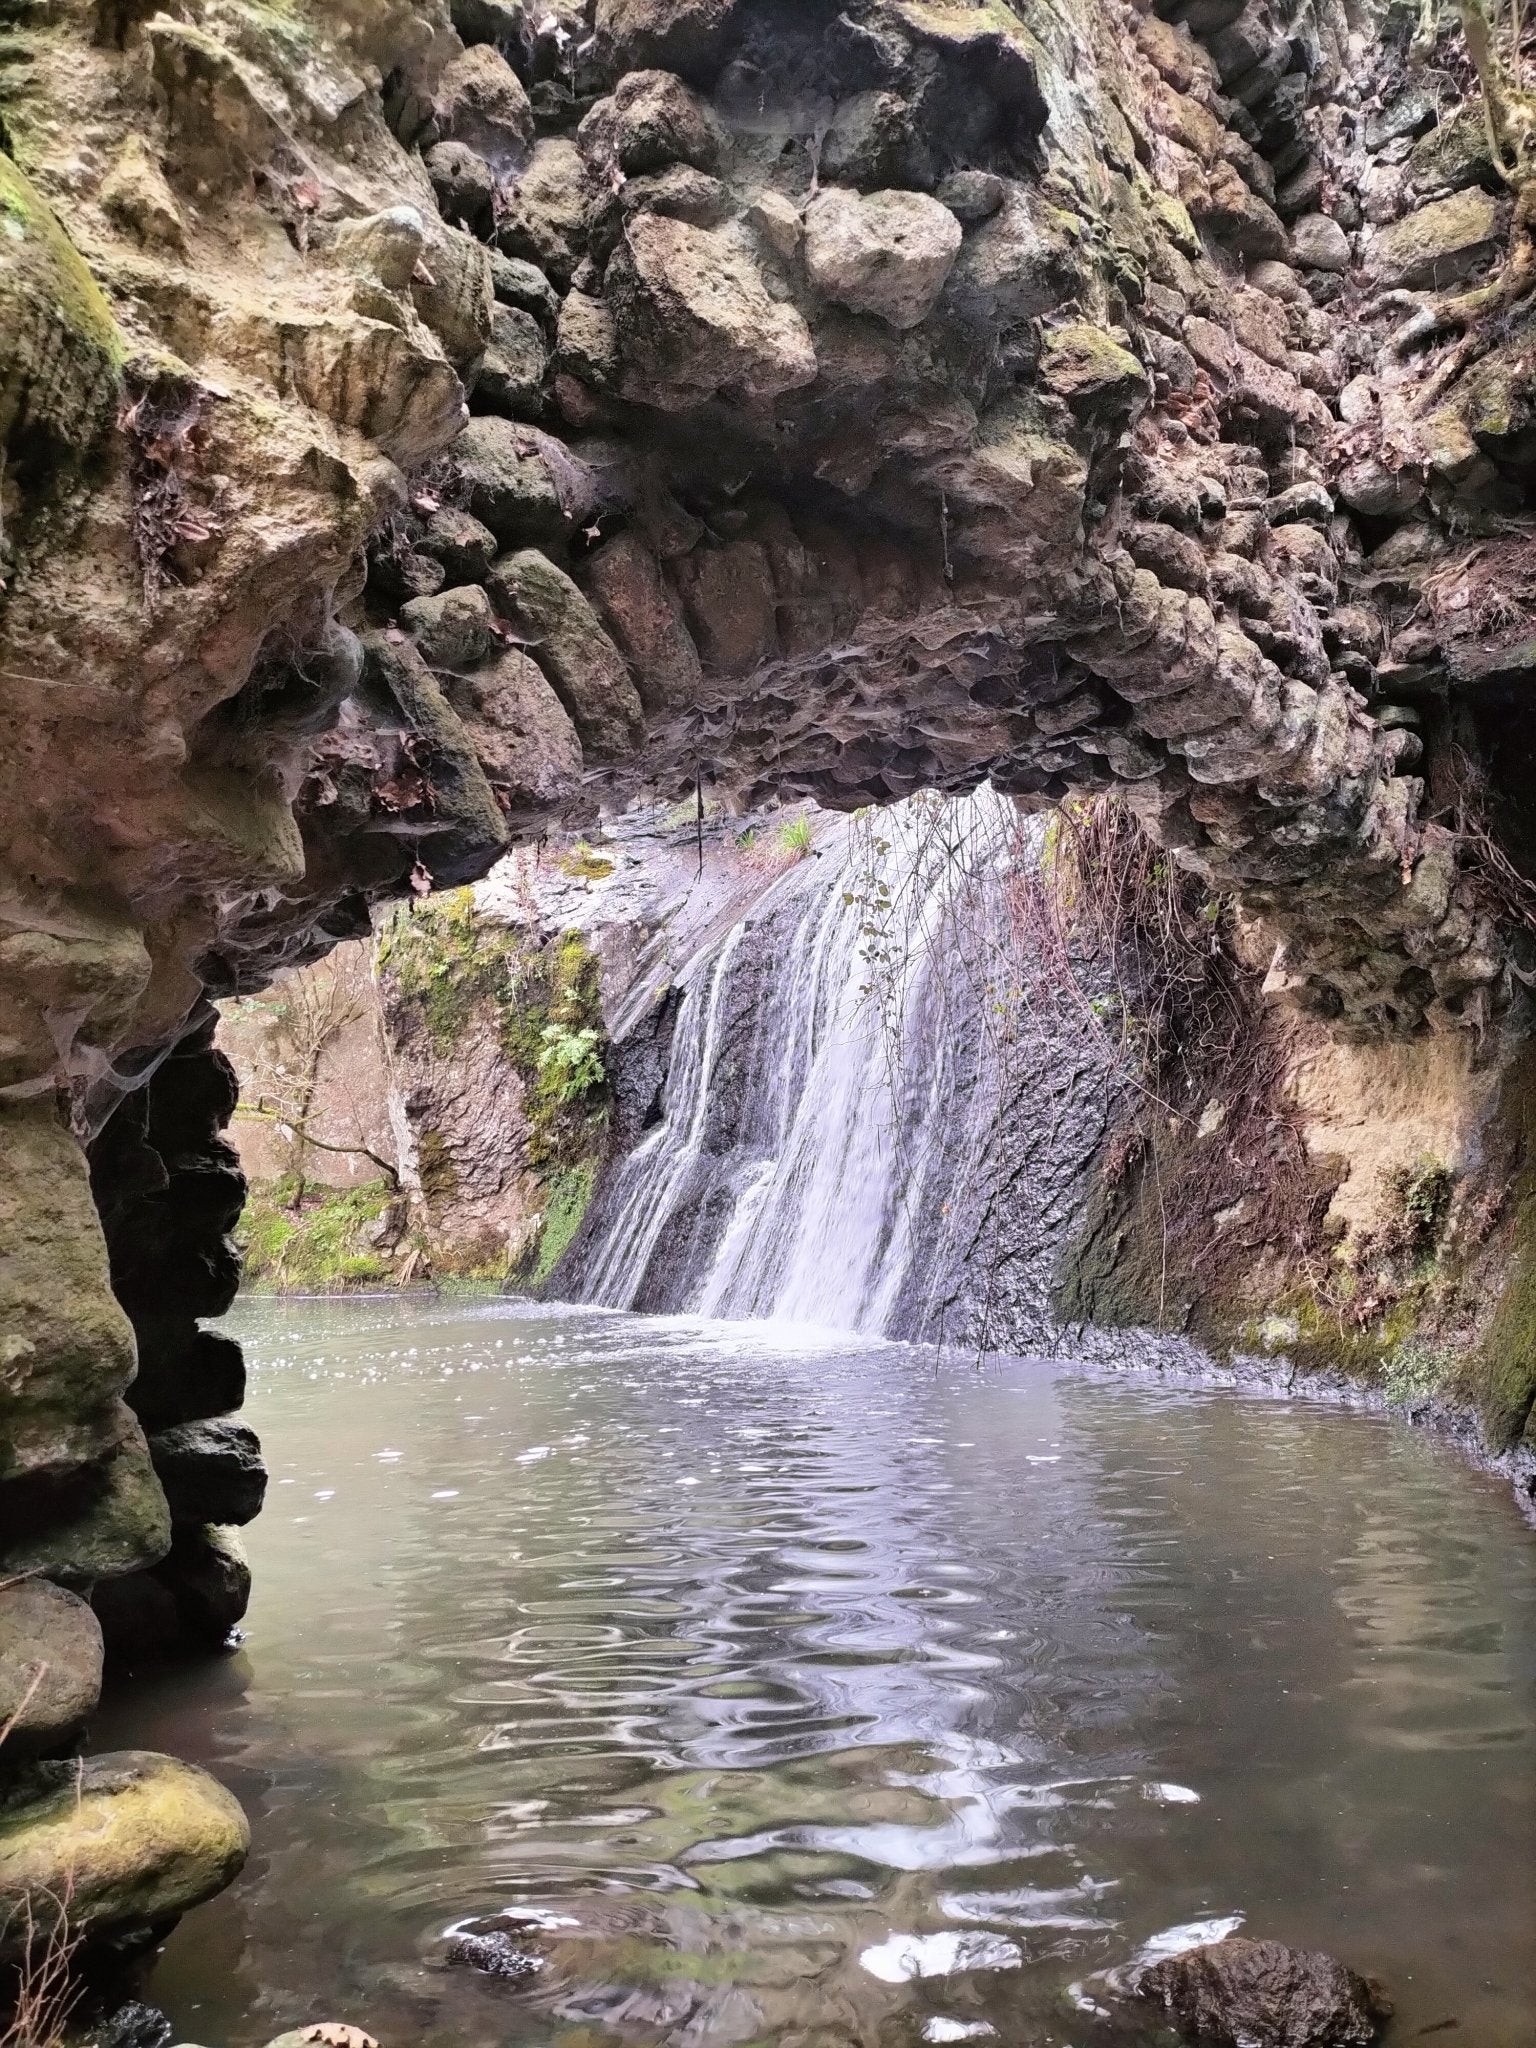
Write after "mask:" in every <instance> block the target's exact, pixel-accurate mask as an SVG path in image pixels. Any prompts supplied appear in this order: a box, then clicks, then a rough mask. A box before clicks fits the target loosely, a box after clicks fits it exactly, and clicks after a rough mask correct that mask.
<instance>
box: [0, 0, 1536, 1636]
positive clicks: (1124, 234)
mask: <svg viewBox="0 0 1536 2048" xmlns="http://www.w3.org/2000/svg"><path fill="white" fill-rule="evenodd" d="M1468 4H1469V9H1471V10H1472V11H1470V12H1469V15H1468V21H1469V24H1470V25H1471V27H1472V28H1473V30H1474V32H1475V31H1476V25H1477V23H1478V22H1480V21H1483V19H1484V18H1483V17H1482V16H1481V15H1480V14H1478V13H1476V11H1475V8H1474V7H1473V6H1472V0H1468ZM1485 27H1486V24H1485ZM1408 34H1409V28H1408V26H1407V25H1406V24H1404V25H1403V26H1402V27H1398V26H1396V25H1394V22H1393V21H1392V19H1390V18H1389V19H1388V20H1387V21H1386V22H1385V23H1384V24H1383V25H1382V26H1381V27H1380V28H1379V30H1377V29H1371V30H1369V31H1368V30H1366V29H1364V28H1361V29H1356V30H1349V29H1347V28H1346V26H1345V23H1344V19H1343V16H1342V15H1341V14H1337V13H1335V12H1334V11H1333V10H1332V9H1331V8H1327V7H1323V8H1320V9H1319V8H1317V7H1315V6H1314V5H1312V4H1307V5H1304V6H1302V7H1300V8H1294V9H1293V8H1289V7H1288V6H1287V5H1286V4H1285V0H1248V4H1246V5H1244V4H1243V0H1178V4H1177V5H1176V6H1173V7H1170V8H1168V9H1167V13H1166V16H1165V14H1163V13H1159V12H1156V11H1147V10H1145V9H1144V8H1143V7H1142V6H1140V5H1138V4H1121V0H1093V4H1089V0H1056V4H1052V0H1014V4H1004V0H850V4H848V5H847V6H838V5H837V4H835V0H811V4H807V0H795V4H791V0H782V4H774V0H595V6H592V7H588V8H583V7H578V6H576V5H573V4H570V0H554V4H553V5H551V6H550V7H548V8H536V9H532V10H527V11H525V10H524V8H523V7H522V6H521V5H520V4H519V0H454V4H453V6H452V7H451V8H450V6H449V4H448V0H332V4H328V5H325V6H321V5H319V4H318V0H181V4H179V5H177V6H176V7H175V8H174V9H171V10H168V11H165V12H156V11H154V10H153V9H152V8H151V7H149V6H146V5H143V4H141V0H10V4H9V5H7V6H6V7H5V8H4V9H3V18H0V333H3V334H4V336H5V345H4V351H3V356H0V445H3V450H4V462H3V467H0V582H3V590H0V605H3V613H0V619H3V633H4V647H3V656H0V691H3V694H4V703H5V714H6V721H7V734H8V745H7V748H6V750H5V758H4V761H3V763H0V1121H3V1127H4V1128H3V1142H0V1181H3V1195H0V1202H3V1213H0V1231H3V1235H4V1256H3V1262H0V1290H3V1297H4V1302H5V1318H6V1321H5V1327H6V1342H7V1353H6V1356H7V1360H8V1363H7V1365H6V1369H5V1379H4V1384H3V1399H4V1403H5V1415H4V1426H3V1434H0V1546H3V1547H0V1570H3V1571H6V1572H14V1571H18V1570H32V1569H37V1570H41V1571H44V1572H48V1573H51V1574H55V1575H60V1574H62V1575H65V1576H69V1577H73V1578H74V1579H76V1580H78V1581H79V1582H80V1583H81V1584H86V1583H90V1582H95V1581H102V1580H108V1579H114V1578H120V1577H122V1576H124V1575H128V1574H131V1573H133V1572H135V1571H136V1570H149V1571H152V1572H153V1574H154V1580H153V1588H154V1590H153V1598H154V1600H155V1601H156V1602H157V1603H159V1604H160V1605H161V1606H162V1607H163V1605H164V1602H165V1601H169V1602H170V1603H171V1605H172V1607H174V1609H175V1610H176V1612H177V1613H178V1614H180V1615H182V1616H183V1617H184V1618H185V1617H187V1616H193V1617H195V1625H196V1626H197V1627H198V1628H200V1629H208V1628H211V1627H212V1625H213V1622H214V1621H217V1620H223V1619H227V1618H230V1617H232V1616H234V1615H235V1614H236V1613H237V1612H238V1610H239V1605H240V1572H239V1568H238V1565H237V1563H236V1562H234V1561H233V1558H234V1553H233V1550H232V1547H231V1544H230V1542H229V1541H228V1539H227V1538H226V1537H225V1536H224V1535H222V1534H210V1533H209V1532H210V1530H212V1531H222V1530H224V1529H226V1528H227V1526H228V1525H229V1524H231V1523H233V1522H236V1521H238V1520H239V1519H241V1518H242V1517H243V1516H244V1515H246V1514H247V1513H250V1512H254V1510H255V1506H256V1505H258V1504H259V1469H260V1468H259V1463H258V1462H257V1459H256V1451H255V1446H254V1443H253V1442H252V1440H251V1439H250V1438H249V1436H248V1433H246V1432H245V1431H243V1430H242V1428H241V1426H240V1425H239V1424H237V1423H235V1422H233V1421H231V1420H230V1419H229V1417H230V1415H231V1413H232V1411H233V1410H234V1408H235V1407H236V1406H237V1405H238V1400H239V1365H238V1358H237V1357H236V1356H235V1355H234V1354H233V1349H232V1347H230V1346H228V1345H227V1344H225V1343H224V1342H223V1341H222V1340H220V1339H218V1338H217V1337H213V1336H210V1335H209V1334H208V1333H206V1332H204V1331H202V1330H201V1327H200V1319H201V1318H205V1317H209V1316H216V1315H217V1314H218V1313H219V1312H220V1311H221V1310H222V1309H223V1308H224V1307H225V1306H226V1305H227V1303H228V1300H229V1299H230V1297H231V1295H232V1292H233V1289H234V1286H235V1281H236V1267H235V1261H234V1259H233V1256H232V1254H231V1251H230V1248H229V1243H228V1236H227V1231H228V1225H229V1223H230V1221H231V1220H232V1219H233V1217H234V1215H235V1213H236V1211H237V1209H238V1206H239V1201H240V1196H241V1182H240V1175H239V1171H238V1166H237V1163H236V1161H235V1160H234V1158H233V1156H232V1155H231V1153H230V1151H229V1149H228V1146H227V1142H226V1141H225V1139H224V1138H223V1137H222V1136H221V1131H222V1129H223V1126H224V1124H225V1123H226V1122H227V1119H228V1116H229V1112H230V1108H231V1084H230V1075H229V1070H228V1068H227V1066H226V1065H225V1063H224V1062H223V1061H222V1060H221V1058H220V1056H219V1055H218V1054H217V1053H216V1052H214V1051H213V1050H212V1049H211V1047H210V1045H209V1043H208V1030H209V1023H210V1017H209V1011H208V1008H207V997H208V996H209V995H210V994H211V995H214V996H220V995H227V994H231V993H238V992H240V991H243V990H249V989H253V988H257V987H259V986H261V985H262V983H263V982H264V981H265V980H266V978H267V977H269V976H270V975H271V973H272V972H273V971H274V970H275V969H276V968H277V967H279V966H282V965H291V964H293V963H295V962H299V961H303V960H305V959H309V958H312V957H314V956H315V955H317V954H318V953H321V952H323V951H325V950H326V949H327V948H328V947H329V946H330V945H331V944H332V943H333V942H334V940H335V939H337V938H338V937H340V936H344V935H347V934H350V933H356V932H358V931H360V930H362V929H363V928H364V926H365V924H366V922H367V914H368V909H369V906H370V904H372V903H375V902H378V901H380V900H382V899H387V898H389V897H392V896H398V895H401V894H404V893H406V892H407V891H409V890H410V889H411V888H412V887H414V888H416V889H417V890H422V889H427V888H431V887H433V886H443V885H451V884H454V883H458V882H462V881H465V880H467V879H469V878H471V877H473V876H474V875H476V874H479V873H481V872H483V871H484V869H485V868H486V867H487V866H488V865H489V864H490V862H491V861H492V860H493V858H494V857H495V856H496V854H497V853H498V852H499V851H500V849H501V847H502V846H503V845H504V843H505V842H506V840H507V838H508V836H509V834H522V833H528V832H534V831H537V830H539V829H540V827H541V824H542V822H543V821H545V820H546V819H549V818H550V817H552V816H555V815H557V814H558V815H564V816H573V815H580V813H581V812H582V811H583V809H584V808H586V807H590V806H592V805H594V804H595V803H596V802H598V801H599V800H613V801H621V800H623V799H625V798H626V797H627V796H629V795H630V794H632V793H633V792H635V791H637V790H639V789H641V788H642V787H654V788H658V789H660V790H661V791H662V792H663V793H665V794H671V795H678V794H681V793H683V792H684V791H686V790H688V789H691V788H695V787H697V786H698V785H699V784H700V783H703V782H707V783H708V784H710V785H711V786H712V787H714V788H715V789H717V790H718V791H720V792H721V793H722V794H726V795H729V796H732V797H738V798H741V799H743V800H753V799H757V798H761V797H764V796H768V795H790V796H794V795H812V796H815V797H817V798H818V799H820V800H821V801H823V802H828V803H831V804H834V805H841V806H845V807H852V806H856V805H859V804H862V803H866V802H870V801H874V802H881V801H884V800H886V799H889V798H891V797H894V796H899V795H902V794H905V793H906V792H908V791H910V790H912V789H915V788H917V787H919V786H922V785H925V784H932V785H936V786H940V787H944V788H950V789H954V788H965V787H969V786H971V785H974V784H975V783H977V782H979V781H980V780H982V779H984V778H987V777H990V778H991V779H992V780H993V781H994V782H995V783H996V784H997V785H998V786H999V787H1000V788H1002V789H1004V790H1006V791H1009V792H1011V793H1013V794H1015V795H1016V796H1018V797H1019V798H1020V799H1021V800H1023V801H1025V802H1028V803H1046V804H1048V803H1051V802H1055V801H1058V800H1059V799H1060V798H1061V797H1062V796H1064V795H1065V794H1067V793H1068V792H1072V791H1092V790H1097V789H1102V788H1106V787H1109V786H1111V785H1112V784H1113V785H1120V784H1123V785H1125V786H1126V788H1127V789H1128V791H1129V793H1130V797H1131V800H1132V801H1133V802H1134V804H1135V805H1136V807H1137V809H1138V811H1139V813H1140V814H1141V815H1142V816H1143V817H1144V818H1145V819H1146V821H1147V822H1148V824H1149V825H1150V826H1151V828H1152V829H1153V830H1154V831H1155V832H1156V833H1157V834H1158V835H1159V836H1160V837H1161V839H1162V840H1163V842H1164V844H1165V845H1167V846H1168V847H1169V848H1170V849H1172V851H1173V853H1174V855H1175V857H1176V858H1177V859H1178V860H1180V861H1181V862H1183V863H1184V864H1186V865H1187V866H1189V867H1190V868H1191V869H1193V870H1195V871H1196V872H1197V873H1199V874H1201V875H1203V876H1205V877H1206V878H1207V879H1208V880H1209V881H1210V883H1211V884H1212V885H1213V886H1215V887H1218V888H1220V889H1223V890H1228V891H1234V892H1236V893H1237V894H1238V895H1239V896H1240V897H1241V898H1242V900H1243V901H1244V903H1245V904H1246V905H1247V907H1248V908H1249V910H1250V911H1252V912H1255V913H1257V914H1259V915H1261V916H1262V917H1263V919H1264V920H1265V921H1266V924H1267V926H1268V928H1269V929H1270V930H1271V931H1272V932H1273V934H1274V936H1275V938H1276V940H1277V942H1278V950H1277V952H1276V956H1275V963H1274V968H1273V972H1272V975H1271V982H1272V985H1273V987H1274V989H1275V990H1277V991H1279V992H1283V993H1290V994H1291V995H1293V996H1294V997H1295V998H1296V999H1298V1000H1299V1001H1300V1002H1302V1003H1303V1004H1304V1005H1306V1006H1308V1007H1310V1008H1311V1009H1313V1010H1314V1011H1316V1012H1318V1013H1319V1014H1321V1015H1323V1016H1325V1017H1327V1018H1329V1019H1331V1020H1333V1024H1334V1027H1335V1028H1336V1029H1338V1030H1340V1031H1345V1032H1350V1033H1356V1034H1361V1033H1363V1034H1372V1033H1376V1034H1380V1033H1399V1034H1411V1033H1415V1032H1418V1031H1421V1030H1423V1029H1425V1028H1428V1027H1435V1028H1451V1027H1455V1026H1459V1025H1470V1026H1473V1027H1481V1026H1482V1025H1483V1024H1484V1023H1486V1021H1487V1019H1488V1018H1489V1016H1490V1015H1491V1014H1492V1012H1493V1011H1494V1010H1495V1009H1496V1008H1497V1007H1498V1005H1499V1003H1500V1000H1501V994H1502V990H1503V987H1504V976H1505V971H1506V940H1505V938H1504V937H1503V936H1501V915H1502V919H1503V926H1504V929H1505V930H1506V931H1507V929H1508V928H1509V926H1510V923H1511V920H1513V922H1514V923H1516V924H1518V922H1519V920H1520V918H1521V916H1523V915H1524V914H1525V907H1526V904H1527V902H1528V900H1529V884H1528V883H1526V882H1525V881H1524V880H1523V879H1522V874H1521V870H1520V862H1521V860H1522V858H1523V857H1524V855H1525V852H1526V850H1527V849H1526V846H1525V834H1526V832H1527V830H1528V823H1527V812H1526V807H1525V803H1524V781H1525V767H1526V759H1525V746H1526V742H1525V740H1524V738H1523V737H1522V733H1523V726H1522V721H1521V719H1520V716H1519V711H1520V702H1521V699H1520V691H1521V688H1522V683H1523V678H1524V676H1525V674H1526V673H1527V672H1528V668H1529V662H1530V646H1531V639H1530V635H1531V630H1532V628H1531V619H1532V612H1533V608H1536V588H1533V586H1532V583H1531V575H1530V569H1529V554H1528V548H1527V543H1526V539H1525V531H1526V528H1525V523H1524V522H1525V519H1526V512H1525V482H1526V476H1527V474H1528V469H1529V464H1530V460H1531V457H1530V426H1529V403H1530V400H1529V392H1530V371H1529V363H1528V346H1527V341H1526V338H1525V335H1524V331H1523V328H1522V319H1523V313H1522V307H1523V303H1524V301H1523V299H1522V297H1521V294H1522V292H1523V290H1524V285H1525V281H1526V277H1527V273H1528V270H1529V267H1530V256H1529V250H1530V246H1531V245H1530V239H1529V229H1528V225H1527V215H1528V211H1529V209H1528V208H1527V206H1526V203H1525V199H1524V196H1523V195H1524V190H1525V179H1526V175H1527V168H1528V167H1527V165H1526V161H1525V154H1524V151H1525V146H1526V145H1525V141H1524V136H1525V132H1526V126H1528V124H1525V125H1522V122H1521V120H1520V118H1518V117H1519V116H1520V115H1521V113H1522V107H1521V104H1520V102H1519V97H1518V93H1515V92H1513V91H1512V88H1511V87H1510V74H1509V71H1508V68H1507V67H1504V68H1502V69H1501V68H1500V63H1499V60H1498V58H1497V53H1494V54H1493V55H1492V56H1489V54H1488V53H1487V51H1486V50H1485V49H1483V48H1482V45H1481V44H1479V42H1478V37H1477V34H1476V33H1474V37H1473V44H1474V47H1473V49H1472V54H1473V56H1475V57H1478V56H1480V63H1481V72H1482V77H1483V81H1484V83H1485V85H1486V86H1487V87H1488V90H1489V91H1490V92H1492V93H1493V94H1494V98H1493V100H1492V102H1491V103H1490V106H1489V110H1488V111H1489V115H1490V118H1489V119H1488V120H1485V119H1484V114H1483V109H1482V108H1481V106H1480V105H1479V100H1480V97H1481V94H1480V88H1479V86H1478V85H1477V83H1476V82H1475V81H1474V80H1473V78H1472V76H1471V71H1470V68H1469V65H1468V62H1467V58H1466V50H1465V47H1464V43H1463V39H1462V37H1461V35H1460V33H1459V31H1457V30H1456V29H1454V28H1451V27H1448V28H1446V30H1445V31H1444V33H1443V34H1441V33H1440V31H1439V30H1438V29H1437V27H1436V25H1435V23H1434V21H1433V20H1430V19H1428V18H1427V17H1426V21H1425V25H1424V26H1422V27H1421V31H1420V35H1421V45H1420V46H1415V47H1414V48H1413V49H1410V48H1409V45H1408V41H1407V38H1408ZM1483 42H1484V43H1485V42H1486V34H1484V36H1483ZM1461 286H1465V287H1466V289H1464V290H1459V291H1458V290H1457V287H1461ZM1468 758H1469V759H1471V760H1472V761H1473V762H1474V764H1476V765H1477V766H1478V767H1479V768H1480V769H1481V772H1482V773H1483V775H1484V778H1485V780H1486V781H1487V784H1488V791H1489V794H1488V797H1487V800H1486V802H1485V803H1484V804H1483V805H1482V806H1481V807H1479V806H1478V805H1475V804H1474V803H1472V801H1471V800H1470V797H1469V793H1468V789H1467V775H1466V772H1465V766H1464V761H1465V759H1468ZM1421 770H1422V771H1424V772H1423V773H1421V772H1420V771H1421ZM1426 774H1427V776H1428V778H1429V780H1428V784H1426V779H1425V776H1426ZM1427 788H1428V790H1429V794H1427V793H1426V790H1427ZM1453 825H1454V826H1458V827H1461V828H1468V827H1471V828H1473V829H1470V830H1467V829H1462V830H1461V831H1460V832H1457V831H1453V830H1452V829H1451V827H1452V826H1453ZM1485 827H1488V828H1491V833H1492V836H1491V837H1490V836H1489V831H1488V830H1487V829H1485ZM1474 856H1476V857H1475V858H1474ZM1511 860H1512V861H1513V865H1511ZM84 1143H89V1144H90V1146H91V1162H90V1168H89V1177H88V1171H87V1165H86V1160H85V1157H84V1153H83V1150H82V1145H83V1144H84ZM136 1364H137V1370H138V1373H139V1377H138V1379H137V1380H134V1379H133V1375H134V1372H135V1368H136ZM125 1395H126V1399H125ZM146 1431H147V1432H148V1440H147V1447H146ZM145 1583H147V1582H142V1581H141V1582H140V1585H141V1589H142V1586H143V1585H144V1584H145ZM194 1586H195V1587H197V1588H199V1589H201V1590H199V1591H196V1592H194V1591H193V1590H191V1589H192V1588H193V1587H194ZM210 1587H211V1588H212V1594H211V1595H210V1594H209V1590H208V1589H209V1588H210ZM146 1597H148V1596H146ZM210 1601H211V1604H209V1602H210ZM200 1603H202V1604H200ZM210 1617H212V1619H211V1620H210Z"/></svg>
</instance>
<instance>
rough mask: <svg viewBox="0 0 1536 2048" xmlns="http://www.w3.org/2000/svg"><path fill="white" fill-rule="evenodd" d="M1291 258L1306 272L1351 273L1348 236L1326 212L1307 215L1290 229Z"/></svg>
mask: <svg viewBox="0 0 1536 2048" xmlns="http://www.w3.org/2000/svg"><path fill="white" fill-rule="evenodd" d="M1291 258H1292V261H1293V262H1294V263H1296V264H1297V265H1298V266H1299V267H1300V268H1301V269H1303V270H1348V268H1349V237H1348V235H1346V234H1345V232H1344V230H1343V229H1342V228H1341V227H1340V226H1339V224H1338V222H1337V221H1336V220H1330V219H1329V218H1328V216H1327V214H1326V213H1304V214H1303V215H1302V217H1301V219H1300V220H1298V221H1296V222H1295V223H1294V225H1293V226H1292V228H1291Z"/></svg>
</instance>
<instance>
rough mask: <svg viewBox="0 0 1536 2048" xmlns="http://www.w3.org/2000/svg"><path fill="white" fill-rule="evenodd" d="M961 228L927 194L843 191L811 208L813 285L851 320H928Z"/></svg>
mask: <svg viewBox="0 0 1536 2048" xmlns="http://www.w3.org/2000/svg"><path fill="white" fill-rule="evenodd" d="M960 240H961V229H960V223H959V221H958V220H956V218H955V216H954V215H953V214H952V213H951V212H950V210H949V208H948V207H947V206H941V205H940V203H939V201H938V200H937V199H931V198H929V197H928V195H927V194H926V193H923V192H895V191H891V192H870V193H864V194H861V193H858V192H851V191H849V190H848V189H847V188H846V187H844V186H840V185H833V186H829V187H828V188H827V189H826V190H824V191H822V192H820V193H818V194H817V196H816V197H815V198H814V199H813V200H812V201H811V203H810V205H809V206H808V207H807V208H806V214H805V265H806V269H807V271H808V272H809V274H810V278H811V282H812V283H813V284H814V285H815V286H816V288H817V290H818V291H820V292H822V293H823V294H824V295H825V296H826V297H827V298H829V299H831V300H833V301H834V303H836V304H837V305H840V306H846V307H847V308H848V310H849V311H850V312H851V313H873V314H875V315H877V316H878V317H879V318H880V319H882V320H887V321H889V322H890V324H891V326H892V327H902V328H905V327H915V326H917V324H918V322H919V321H920V320H924V319H926V318H927V316H928V314H929V313H931V312H932V310H933V307H934V305H935V303H936V302H937V300H938V296H939V293H940V292H941V291H942V290H943V289H944V285H945V282H946V280H947V279H948V277H949V273H950V271H951V270H952V269H953V268H954V262H955V258H956V257H957V256H958V255H959V253H960Z"/></svg>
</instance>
